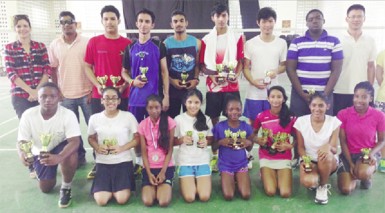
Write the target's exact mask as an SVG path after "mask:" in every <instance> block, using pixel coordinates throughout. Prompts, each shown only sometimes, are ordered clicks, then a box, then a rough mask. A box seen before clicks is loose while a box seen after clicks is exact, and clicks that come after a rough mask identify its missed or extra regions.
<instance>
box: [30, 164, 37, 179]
mask: <svg viewBox="0 0 385 213" xmlns="http://www.w3.org/2000/svg"><path fill="white" fill-rule="evenodd" d="M28 169H29V178H31V179H36V177H37V175H36V172H35V169H34V168H33V166H32V165H31V166H29V167H28Z"/></svg>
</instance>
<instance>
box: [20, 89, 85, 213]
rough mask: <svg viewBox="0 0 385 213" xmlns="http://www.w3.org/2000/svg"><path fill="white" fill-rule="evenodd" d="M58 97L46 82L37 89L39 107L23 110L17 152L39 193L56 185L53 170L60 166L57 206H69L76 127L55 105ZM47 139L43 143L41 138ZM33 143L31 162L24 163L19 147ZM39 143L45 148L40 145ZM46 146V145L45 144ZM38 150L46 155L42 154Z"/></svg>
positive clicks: (77, 135)
mask: <svg viewBox="0 0 385 213" xmlns="http://www.w3.org/2000/svg"><path fill="white" fill-rule="evenodd" d="M60 97H61V93H60V90H59V88H58V86H57V85H56V84H54V83H51V82H47V83H45V84H43V85H41V86H40V88H39V90H38V101H39V104H40V105H39V106H36V107H33V108H30V109H28V110H27V111H25V112H24V113H23V115H22V117H21V119H20V124H19V132H18V136H17V140H18V143H17V144H18V147H19V149H18V153H19V156H20V159H21V161H22V163H23V164H24V165H26V166H29V165H30V164H33V167H34V168H35V171H36V175H37V177H38V180H39V187H40V190H41V191H42V192H44V193H48V192H50V191H51V190H52V189H53V188H54V187H55V185H56V171H57V167H58V165H60V167H61V173H62V185H61V189H60V199H59V203H58V205H59V207H60V208H65V207H68V206H69V205H70V204H71V183H72V179H73V177H74V174H75V171H76V167H77V165H78V153H77V149H78V147H79V144H80V135H81V132H80V127H79V124H78V121H77V118H76V116H75V114H74V113H73V112H72V111H71V110H69V109H67V108H64V107H62V106H60V105H59V100H60ZM44 137H45V138H46V139H47V140H44V139H43V138H44ZM26 141H33V145H32V149H31V151H32V154H33V162H32V163H29V162H28V161H27V160H26V154H25V153H24V152H23V151H21V150H20V144H21V143H23V142H26ZM42 141H49V143H46V142H44V143H45V144H46V145H45V146H43V142H42ZM47 144H48V145H47ZM42 151H47V152H48V153H44V154H42V153H41V152H42Z"/></svg>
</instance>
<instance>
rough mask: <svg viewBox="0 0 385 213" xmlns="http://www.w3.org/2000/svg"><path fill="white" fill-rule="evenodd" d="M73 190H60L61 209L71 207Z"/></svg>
mask: <svg viewBox="0 0 385 213" xmlns="http://www.w3.org/2000/svg"><path fill="white" fill-rule="evenodd" d="M71 200H72V196H71V189H60V199H59V203H58V204H59V207H60V208H66V207H68V206H69V205H71Z"/></svg>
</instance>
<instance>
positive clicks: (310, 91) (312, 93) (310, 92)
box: [307, 88, 315, 95]
mask: <svg viewBox="0 0 385 213" xmlns="http://www.w3.org/2000/svg"><path fill="white" fill-rule="evenodd" d="M307 92H308V93H309V95H314V93H315V89H314V88H312V89H308V90H307Z"/></svg>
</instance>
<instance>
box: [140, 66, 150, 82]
mask: <svg viewBox="0 0 385 213" xmlns="http://www.w3.org/2000/svg"><path fill="white" fill-rule="evenodd" d="M139 71H140V73H141V75H140V78H139V79H140V80H141V81H143V82H147V81H148V79H147V77H146V73H147V72H148V67H139Z"/></svg>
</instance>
